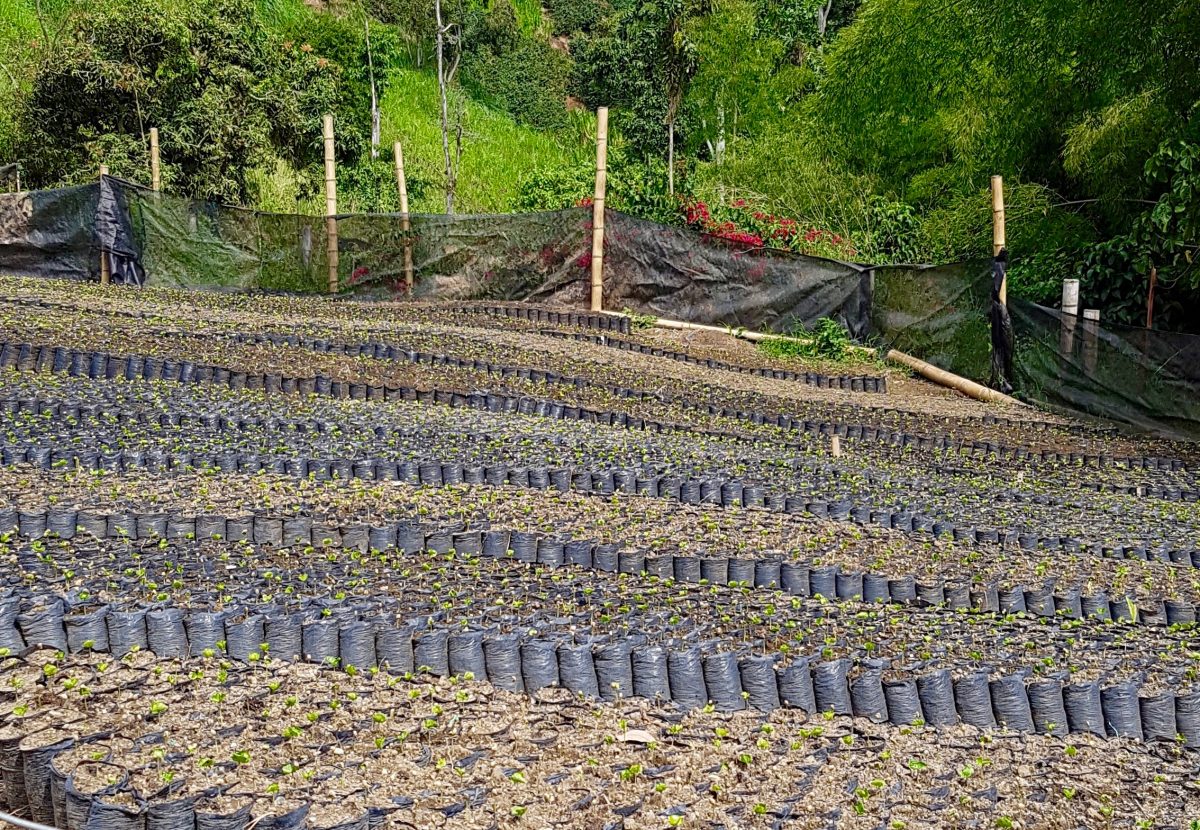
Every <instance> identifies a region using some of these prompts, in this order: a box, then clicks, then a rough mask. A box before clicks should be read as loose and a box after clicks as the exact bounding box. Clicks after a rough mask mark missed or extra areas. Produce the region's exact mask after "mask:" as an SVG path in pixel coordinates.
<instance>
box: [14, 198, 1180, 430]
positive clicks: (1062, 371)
mask: <svg viewBox="0 0 1200 830" xmlns="http://www.w3.org/2000/svg"><path fill="white" fill-rule="evenodd" d="M337 220H338V252H339V264H340V267H339V273H338V280H339V289H340V291H341V292H342V293H343V294H345V295H350V296H358V297H362V298H366V299H369V298H374V297H394V296H396V295H398V294H400V293H403V291H404V267H405V266H404V262H405V256H404V255H405V250H406V248H407V249H409V250H410V251H411V254H412V262H413V267H414V277H415V281H414V291H413V294H414V296H415V297H417V298H438V299H443V300H452V299H461V300H482V301H486V300H492V301H499V300H506V301H508V300H517V301H536V302H543V303H549V304H557V305H563V306H568V307H582V306H584V305H585V304H586V303H587V302H588V294H589V281H590V266H591V253H590V246H591V222H592V214H591V210H590V209H589V208H571V209H567V210H561V211H552V212H544V213H532V214H520V215H505V216H445V215H425V214H414V215H412V216H410V229H409V230H407V231H405V230H404V229H403V223H402V222H401V219H400V216H399V215H398V214H370V215H367V214H352V215H342V216H339V217H338V218H337ZM605 221H606V223H607V226H606V235H605V268H604V273H605V284H604V291H605V305H606V307H608V308H611V309H624V308H629V309H631V310H633V311H637V312H641V313H650V314H654V315H657V316H662V317H670V318H674V319H679V320H684V321H687V322H694V323H705V324H717V325H727V326H730V327H744V328H751V329H758V330H766V331H787V330H790V329H792V327H793V326H795V325H796V324H797V323H799V324H802V325H805V326H811V325H812V324H813V323H815V322H816V321H817V320H818V319H820V318H822V317H831V318H833V319H836V320H838V321H839V322H840V323H842V324H843V325H844V326H845V327H846V328H847V329H848V330H849V331H850V333H851V335H852V336H853V337H854V338H855V339H857V340H859V341H862V342H871V343H874V344H876V345H878V346H880V347H882V348H895V349H898V350H900V351H904V352H907V353H909V354H913V355H915V356H917V357H920V358H922V359H924V360H927V361H929V362H930V363H933V364H934V365H937V366H940V367H941V368H944V369H947V370H949V371H951V372H955V373H957V374H960V375H963V376H965V377H969V378H974V379H976V380H979V381H984V380H987V379H988V378H991V380H992V383H993V385H995V386H997V387H999V388H1002V389H1003V388H1006V387H1007V386H1008V384H1009V383H1010V382H1012V384H1013V385H1014V386H1015V387H1016V390H1017V394H1018V395H1020V396H1023V397H1025V398H1027V399H1029V400H1031V401H1033V402H1036V403H1039V404H1044V405H1047V406H1050V407H1052V408H1057V409H1060V410H1064V411H1067V412H1070V413H1075V414H1081V413H1082V414H1087V415H1092V416H1097V417H1101V418H1105V419H1109V420H1114V421H1118V422H1122V423H1125V424H1129V425H1131V426H1134V427H1136V428H1138V429H1140V430H1144V431H1149V432H1153V433H1156V434H1159V435H1163V436H1165V437H1171V438H1187V439H1195V438H1197V437H1200V394H1197V393H1198V392H1200V368H1198V367H1200V337H1196V336H1192V335H1182V334H1173V333H1167V332H1156V331H1147V330H1144V329H1133V328H1116V327H1101V326H1100V325H1098V324H1095V323H1092V322H1089V321H1084V320H1079V319H1075V318H1070V317H1064V316H1063V315H1062V314H1061V313H1060V312H1057V311H1054V310H1051V309H1046V308H1042V307H1040V306H1036V305H1033V304H1031V303H1028V302H1024V301H1022V300H1020V299H1017V298H1012V299H1010V302H1009V304H1008V306H1007V309H1006V308H1005V307H1004V306H1002V305H1001V304H1000V303H999V301H998V300H999V295H998V290H999V285H1000V282H1001V280H1002V279H1003V276H1004V272H1005V268H1006V258H1001V259H998V260H996V261H994V262H990V263H989V262H970V263H956V264H950V265H940V266H923V265H913V266H904V265H899V266H874V267H873V266H864V265H857V264H853V263H843V262H836V261H833V260H826V259H820V258H816V257H808V256H803V255H800V254H795V253H792V252H789V251H781V250H775V249H770V248H752V247H747V246H744V245H741V244H738V243H732V242H729V241H727V240H723V239H718V238H714V237H711V236H708V235H705V234H700V233H697V232H695V231H692V230H689V229H686V228H675V227H668V226H663V225H658V224H656V223H653V222H647V221H644V220H640V219H635V218H633V217H629V216H625V215H623V214H620V213H616V212H613V211H609V212H608V214H606V217H605ZM326 244H327V235H326V220H325V218H324V217H315V216H298V215H287V214H268V213H259V212H255V211H248V210H243V209H239V208H232V207H227V206H222V205H217V204H214V203H210V202H198V201H191V200H187V199H182V198H178V197H175V196H168V195H165V194H158V193H152V192H151V191H149V190H147V189H146V188H143V187H141V186H139V185H136V184H133V183H130V182H126V181H122V180H120V179H116V178H113V177H111V176H105V177H103V178H102V179H101V180H100V181H98V182H97V183H95V184H92V185H85V186H81V187H72V188H62V189H58V190H46V191H35V192H31V193H20V194H0V273H7V274H15V275H27V276H34V277H55V278H69V279H77V280H91V281H95V280H97V279H98V278H99V263H100V251H101V250H105V251H108V252H109V260H110V266H111V272H112V280H113V282H114V283H118V284H133V285H143V284H148V285H155V286H169V287H179V288H195V289H207V290H225V291H284V292H297V293H324V292H325V291H326V290H327V286H328V272H327V262H328V260H327V251H326ZM1009 315H1011V318H1010V317H1009Z"/></svg>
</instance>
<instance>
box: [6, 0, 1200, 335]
mask: <svg viewBox="0 0 1200 830" xmlns="http://www.w3.org/2000/svg"><path fill="white" fill-rule="evenodd" d="M442 14H443V18H444V20H446V21H447V22H448V24H449V28H448V29H447V32H446V34H447V40H448V41H450V44H449V47H448V55H447V58H448V63H450V62H453V61H454V60H455V59H456V58H457V60H458V62H457V74H456V75H455V77H454V79H453V81H452V83H451V88H450V91H449V98H450V101H449V106H448V109H449V111H450V114H451V120H453V121H457V120H458V119H457V114H458V113H461V123H462V135H463V145H462V160H461V170H460V175H459V187H458V194H457V200H456V210H457V211H458V212H464V213H470V212H505V211H514V210H531V209H541V208H555V207H561V206H566V205H571V204H577V203H579V202H580V201H581V200H584V199H586V198H587V196H588V195H589V194H590V191H591V166H592V163H593V162H592V152H593V150H592V137H593V135H594V129H595V126H594V117H593V116H592V115H591V113H592V112H594V110H595V108H596V107H597V106H602V105H608V106H610V107H611V108H612V129H613V132H614V137H613V147H612V152H613V158H612V162H611V167H612V170H611V178H612V198H611V204H612V205H613V206H614V207H617V208H620V209H622V210H626V211H629V212H632V213H635V214H638V215H642V216H646V217H650V218H654V219H656V220H658V221H666V222H675V223H691V224H693V225H695V226H696V227H698V228H700V229H702V230H706V231H708V232H711V233H717V234H720V235H727V236H731V237H733V238H736V239H738V240H740V241H741V242H742V243H743V244H771V245H777V246H784V247H791V248H793V249H795V250H800V251H805V252H809V253H815V254H820V255H826V256H836V257H840V258H856V259H859V260H864V261H877V262H895V261H914V260H924V261H946V260H954V259H960V258H964V257H972V256H983V255H986V254H987V253H988V252H989V250H990V232H991V231H990V226H991V218H990V203H989V199H988V196H987V189H988V182H989V177H990V176H991V175H992V174H993V173H999V174H1002V175H1004V177H1005V181H1006V188H1007V197H1008V206H1009V210H1008V229H1009V243H1010V248H1011V249H1012V254H1013V261H1014V264H1013V268H1012V290H1013V291H1014V292H1015V293H1017V294H1020V295H1022V296H1025V297H1028V298H1030V299H1034V300H1038V301H1042V302H1053V301H1054V299H1055V297H1056V295H1057V291H1058V288H1057V286H1058V284H1059V282H1060V280H1061V279H1062V278H1063V277H1067V276H1078V277H1080V278H1081V279H1082V280H1083V294H1084V297H1083V299H1084V302H1085V304H1087V305H1091V306H1096V307H1099V308H1101V309H1103V310H1104V315H1105V319H1107V320H1111V321H1125V322H1130V323H1136V322H1139V321H1141V320H1143V319H1144V313H1145V312H1144V303H1145V288H1146V281H1147V276H1148V273H1149V270H1150V268H1151V267H1152V266H1154V267H1156V268H1157V269H1158V274H1159V281H1160V285H1161V286H1162V289H1161V290H1160V294H1159V301H1158V305H1157V309H1156V324H1157V325H1158V326H1161V327H1171V326H1174V327H1181V326H1185V325H1187V324H1188V323H1189V319H1188V316H1187V315H1185V313H1184V310H1185V309H1186V308H1187V307H1188V305H1189V304H1190V303H1194V302H1196V301H1197V300H1198V299H1200V292H1198V291H1197V286H1198V285H1200V266H1198V265H1197V263H1196V260H1197V257H1198V256H1200V248H1198V247H1197V238H1198V233H1197V231H1198V227H1200V114H1198V112H1197V103H1198V101H1200V6H1197V4H1195V3H1194V2H1188V1H1187V0H1150V2H1146V3H1140V4H1126V3H1105V4H1097V3H1094V2H1085V0H952V2H949V3H946V2H933V1H932V0H826V1H825V2H821V1H820V0H545V3H544V5H543V4H541V3H539V2H536V0H445V2H444V3H443V4H442ZM436 34H437V28H436V24H435V22H434V9H433V0H325V2H322V0H307V2H306V1H305V0H195V2H189V3H182V2H178V0H92V2H87V3H84V2H82V0H41V3H40V11H39V4H38V3H37V0H0V163H2V162H6V161H9V160H16V159H19V160H20V161H21V162H22V165H23V168H24V171H25V177H26V181H28V182H30V183H31V184H32V185H34V186H37V187H49V186H54V185H57V184H62V183H72V182H80V181H86V180H91V179H93V178H94V177H95V172H96V169H97V167H98V165H99V164H100V163H101V162H102V161H103V162H104V163H106V164H108V165H109V167H110V169H112V170H113V172H114V173H116V174H118V175H124V176H128V177H131V178H135V179H143V180H144V179H145V178H146V177H147V173H146V170H147V168H148V162H147V154H148V143H147V139H146V132H147V130H148V128H149V127H150V126H152V125H153V126H158V127H159V128H160V129H161V130H162V133H163V158H164V177H165V181H166V183H167V186H168V187H169V188H170V189H171V190H172V191H174V192H179V193H185V194H188V195H193V196H197V197H203V198H212V199H219V200H222V201H227V202H233V203H237V204H245V205H251V206H255V207H260V208H263V209H269V210H288V211H292V210H299V211H304V212H311V211H316V210H319V208H320V205H321V200H320V187H321V168H320V140H319V139H320V117H321V115H322V113H324V112H327V111H330V112H333V113H334V114H335V118H336V121H337V125H338V152H339V162H340V166H339V185H340V190H341V200H342V205H343V207H344V209H347V210H364V211H365V210H394V209H395V208H396V193H395V186H394V180H393V176H392V168H391V149H390V148H391V142H392V141H393V140H395V139H399V140H402V141H404V142H405V145H406V148H407V152H406V159H407V166H408V175H409V181H410V190H411V193H412V200H413V202H412V206H413V209H414V210H421V211H435V210H442V209H444V206H445V201H444V197H443V188H444V182H445V176H444V160H443V156H442V146H441V124H440V111H439V95H438V86H437V81H436V75H435V70H434V66H435V64H436V51H435V46H434V44H435V40H436ZM368 35H369V43H370V50H369V55H368V47H367V44H368ZM459 52H461V54H459ZM368 57H369V60H368ZM369 67H373V76H374V81H375V85H376V89H377V92H378V95H379V100H380V102H381V103H380V110H381V122H382V136H381V138H382V141H381V147H380V150H379V157H378V158H376V159H372V158H371V152H370V133H371V110H370V100H371V94H370V91H371V80H372V72H371V70H370V68H369ZM672 135H673V139H674V140H673V145H674V147H673V152H672V150H671V149H670V147H671V144H672ZM670 159H673V161H674V168H673V171H669V169H668V161H669V160H670ZM671 172H673V174H674V176H673V178H674V192H673V193H672V192H670V186H669V181H670V178H671V177H670V173H671ZM1192 325H1195V323H1194V322H1192Z"/></svg>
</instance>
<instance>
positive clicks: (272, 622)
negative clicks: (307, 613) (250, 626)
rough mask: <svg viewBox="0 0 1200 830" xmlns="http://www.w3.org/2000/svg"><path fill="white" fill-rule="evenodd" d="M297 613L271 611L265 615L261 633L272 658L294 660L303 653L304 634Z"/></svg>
mask: <svg viewBox="0 0 1200 830" xmlns="http://www.w3.org/2000/svg"><path fill="white" fill-rule="evenodd" d="M301 619H302V618H301V616H300V615H299V614H286V613H284V612H282V611H279V610H275V611H271V612H270V613H268V614H267V615H266V622H265V623H264V624H263V634H264V636H265V637H266V638H267V640H266V642H267V646H268V647H269V648H270V653H271V659H273V660H295V659H296V658H298V657H300V656H301V655H302V654H304V635H303V628H302V627H301Z"/></svg>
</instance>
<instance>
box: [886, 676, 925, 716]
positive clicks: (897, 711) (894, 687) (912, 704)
mask: <svg viewBox="0 0 1200 830" xmlns="http://www.w3.org/2000/svg"><path fill="white" fill-rule="evenodd" d="M883 697H884V699H885V700H886V701H887V712H888V721H889V722H890V723H892V724H894V725H896V726H907V725H908V724H911V723H916V722H917V721H918V720H924V719H925V715H924V713H923V712H922V711H921V697H920V695H919V694H918V693H917V682H916V681H915V680H885V681H883Z"/></svg>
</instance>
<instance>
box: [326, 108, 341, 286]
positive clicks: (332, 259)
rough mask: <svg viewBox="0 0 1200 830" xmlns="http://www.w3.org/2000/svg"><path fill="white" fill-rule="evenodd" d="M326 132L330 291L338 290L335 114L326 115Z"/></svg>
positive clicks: (327, 246)
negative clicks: (334, 158)
mask: <svg viewBox="0 0 1200 830" xmlns="http://www.w3.org/2000/svg"><path fill="white" fill-rule="evenodd" d="M322 126H323V132H324V134H325V235H326V239H327V242H326V256H327V257H328V258H329V293H330V294H336V293H337V290H338V230H337V168H336V167H335V165H334V160H333V116H332V115H326V116H325V121H324V124H323V125H322Z"/></svg>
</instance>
